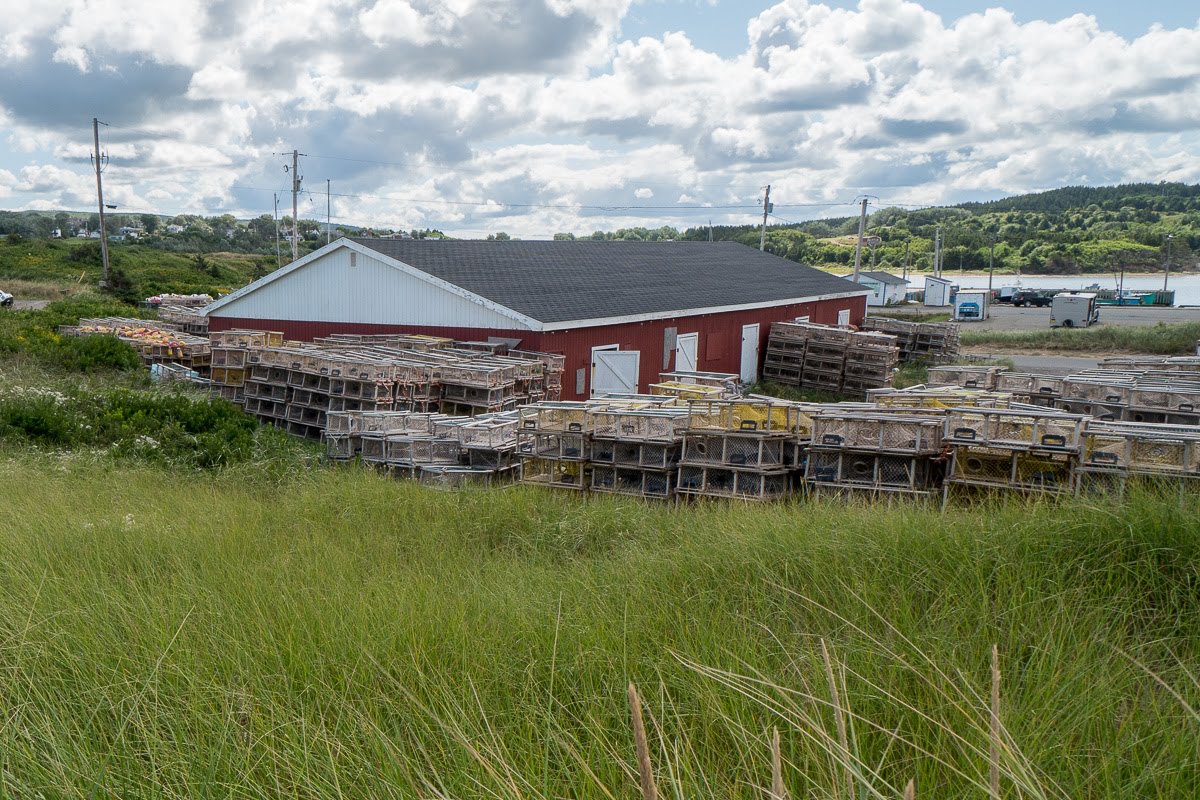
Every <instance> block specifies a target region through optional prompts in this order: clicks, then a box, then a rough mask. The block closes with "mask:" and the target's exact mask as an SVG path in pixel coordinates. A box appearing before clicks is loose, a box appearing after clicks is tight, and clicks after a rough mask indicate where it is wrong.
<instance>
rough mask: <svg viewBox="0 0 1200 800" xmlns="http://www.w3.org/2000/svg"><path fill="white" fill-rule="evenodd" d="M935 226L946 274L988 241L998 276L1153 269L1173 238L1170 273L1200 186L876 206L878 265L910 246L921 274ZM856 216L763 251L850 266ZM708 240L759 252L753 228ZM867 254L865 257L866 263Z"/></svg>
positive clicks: (1178, 260) (777, 231)
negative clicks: (952, 203) (936, 204)
mask: <svg viewBox="0 0 1200 800" xmlns="http://www.w3.org/2000/svg"><path fill="white" fill-rule="evenodd" d="M938 226H941V228H942V237H943V243H944V246H945V256H944V258H943V261H942V264H943V267H944V268H945V269H948V270H956V269H960V268H961V269H967V270H984V269H987V268H988V262H989V255H990V251H991V239H992V237H993V236H994V237H995V242H996V246H995V265H996V269H997V270H999V271H1002V272H1015V271H1017V270H1020V271H1022V272H1026V273H1045V274H1078V273H1086V272H1091V273H1105V274H1107V273H1110V272H1113V271H1116V270H1119V269H1120V268H1121V267H1122V266H1124V267H1125V269H1127V270H1135V271H1158V270H1161V269H1162V268H1163V265H1164V264H1165V263H1166V256H1167V252H1166V242H1167V236H1168V235H1171V236H1172V237H1173V238H1172V239H1171V264H1172V269H1180V270H1192V269H1195V268H1196V267H1197V259H1196V255H1195V251H1196V249H1197V248H1200V185H1195V186H1193V185H1186V184H1180V183H1164V184H1148V183H1142V184H1128V185H1124V186H1106V187H1084V186H1070V187H1065V188H1062V189H1054V190H1052V191H1048V192H1040V193H1037V194H1027V195H1020V196H1017V197H1009V198H1005V199H1003V200H996V201H993V202H988V203H963V204H961V205H958V206H951V207H944V208H925V209H913V210H909V209H903V208H895V207H892V208H881V209H879V210H877V211H874V212H872V213H871V214H870V215H869V218H868V223H867V234H868V235H869V236H877V237H879V239H880V244H879V245H878V246H877V247H876V248H875V261H876V265H877V268H879V269H888V270H900V269H902V268H903V266H904V263H905V248H906V245H907V248H908V253H909V263H910V264H911V267H912V268H913V269H928V268H930V265H931V264H932V258H933V237H934V231H935V229H936V228H937V227H938ZM857 231H858V217H840V218H837V219H823V220H812V221H809V222H802V223H798V224H787V225H769V226H768V227H767V249H768V250H770V251H771V252H772V253H775V254H776V255H780V256H784V257H785V258H789V259H792V260H793V261H799V262H802V263H808V264H814V265H818V266H833V267H846V266H850V265H851V264H853V262H854V240H855V234H856V233H857ZM712 235H713V238H714V239H718V240H733V241H739V242H742V243H744V244H746V245H749V246H752V247H757V246H758V242H759V228H758V227H756V226H753V225H745V226H718V227H714V228H713V229H712ZM708 236H709V229H708V228H707V227H703V228H691V229H688V230H687V231H685V232H684V233H683V236H682V238H684V239H692V240H705V239H707V238H708ZM869 261H870V252H869V251H864V263H867V264H869Z"/></svg>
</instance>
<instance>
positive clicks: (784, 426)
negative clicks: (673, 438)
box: [687, 398, 812, 433]
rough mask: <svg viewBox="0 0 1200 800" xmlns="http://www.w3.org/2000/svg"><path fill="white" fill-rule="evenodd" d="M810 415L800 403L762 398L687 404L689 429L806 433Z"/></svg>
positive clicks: (810, 419)
mask: <svg viewBox="0 0 1200 800" xmlns="http://www.w3.org/2000/svg"><path fill="white" fill-rule="evenodd" d="M811 425H812V414H811V411H809V410H806V409H805V408H804V407H803V406H801V405H799V404H796V403H788V402H786V401H782V400H769V399H765V398H761V399H760V398H754V399H749V398H747V399H740V400H692V401H691V402H689V403H688V411H687V429H688V430H689V431H729V432H734V431H740V432H753V433H766V432H770V433H800V432H804V433H807V432H809V431H811Z"/></svg>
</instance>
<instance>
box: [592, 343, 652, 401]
mask: <svg viewBox="0 0 1200 800" xmlns="http://www.w3.org/2000/svg"><path fill="white" fill-rule="evenodd" d="M641 355H642V354H641V353H640V352H638V351H637V350H614V349H609V348H595V349H593V350H592V397H595V396H596V395H600V394H607V393H609V392H630V393H636V392H637V390H638V367H639V366H640V364H639V362H640V360H641Z"/></svg>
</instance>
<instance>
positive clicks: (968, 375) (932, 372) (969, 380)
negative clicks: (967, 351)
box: [928, 364, 1004, 391]
mask: <svg viewBox="0 0 1200 800" xmlns="http://www.w3.org/2000/svg"><path fill="white" fill-rule="evenodd" d="M1002 372H1004V367H998V366H981V365H976V364H955V365H952V366H942V367H930V368H929V374H928V381H929V385H931V386H959V387H962V388H963V389H982V390H984V391H995V390H996V389H997V379H998V376H999V375H1000V373H1002Z"/></svg>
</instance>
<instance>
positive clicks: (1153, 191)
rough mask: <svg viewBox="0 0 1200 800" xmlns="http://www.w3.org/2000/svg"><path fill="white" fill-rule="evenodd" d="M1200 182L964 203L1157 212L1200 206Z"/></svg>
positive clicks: (1076, 189) (1074, 189) (1056, 210)
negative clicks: (1148, 210) (1152, 210)
mask: <svg viewBox="0 0 1200 800" xmlns="http://www.w3.org/2000/svg"><path fill="white" fill-rule="evenodd" d="M1198 201H1200V184H1198V185H1189V184H1186V183H1123V184H1121V185H1120V186H1064V187H1062V188H1061V189H1050V190H1049V191H1046V192H1035V193H1033V194H1021V195H1017V196H1015V197H1005V198H1003V199H1001V200H991V201H989V202H986V203H962V204H960V205H959V206H957V208H965V209H966V210H968V211H971V212H973V213H976V214H986V213H988V212H995V211H1042V212H1045V213H1047V214H1063V213H1066V212H1068V211H1071V210H1072V209H1086V208H1088V207H1089V206H1097V207H1099V208H1101V209H1104V210H1106V211H1119V210H1120V209H1121V208H1123V207H1125V206H1129V207H1131V208H1151V209H1155V210H1157V211H1173V212H1186V211H1195V210H1197V209H1198V208H1200V202H1198Z"/></svg>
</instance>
